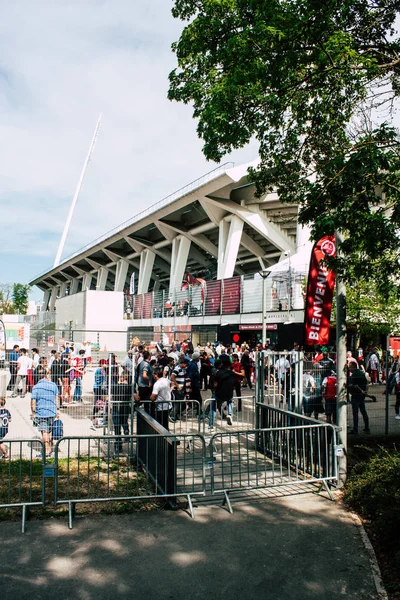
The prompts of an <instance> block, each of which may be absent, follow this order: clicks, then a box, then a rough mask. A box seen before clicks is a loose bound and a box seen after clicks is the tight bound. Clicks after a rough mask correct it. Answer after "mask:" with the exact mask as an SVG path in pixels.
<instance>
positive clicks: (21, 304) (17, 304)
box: [0, 283, 31, 315]
mask: <svg viewBox="0 0 400 600" xmlns="http://www.w3.org/2000/svg"><path fill="white" fill-rule="evenodd" d="M30 289H31V288H30V286H29V285H24V284H22V283H14V284H11V283H4V284H0V315H3V314H4V315H14V314H21V315H24V314H26V311H27V310H28V304H29V292H30Z"/></svg>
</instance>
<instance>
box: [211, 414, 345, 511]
mask: <svg viewBox="0 0 400 600" xmlns="http://www.w3.org/2000/svg"><path fill="white" fill-rule="evenodd" d="M335 448H336V432H335V428H334V427H333V426H332V425H328V424H322V423H321V424H317V425H307V426H301V427H281V428H278V429H255V430H253V431H236V432H221V433H216V434H215V435H213V436H212V438H211V440H210V460H211V462H212V471H211V491H212V493H213V494H223V495H224V503H226V504H227V506H228V508H229V511H230V512H232V506H231V503H230V499H229V494H230V493H231V492H238V491H244V490H251V489H261V488H272V487H277V486H287V485H290V486H293V485H304V484H310V483H320V484H321V486H323V487H325V489H326V491H327V492H328V494H329V496H330V497H331V499H333V497H332V494H331V491H330V489H329V486H328V482H333V481H336V480H337V461H336V458H335Z"/></svg>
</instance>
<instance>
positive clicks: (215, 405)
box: [208, 393, 233, 427]
mask: <svg viewBox="0 0 400 600" xmlns="http://www.w3.org/2000/svg"><path fill="white" fill-rule="evenodd" d="M224 402H227V408H228V415H231V416H232V412H233V398H231V399H230V400H216V399H215V396H214V393H213V395H212V399H211V404H210V419H209V421H208V425H209V427H213V425H214V419H215V415H216V414H217V408H218V410H219V412H220V414H221V417H222V405H223V403H224Z"/></svg>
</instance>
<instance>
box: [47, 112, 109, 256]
mask: <svg viewBox="0 0 400 600" xmlns="http://www.w3.org/2000/svg"><path fill="white" fill-rule="evenodd" d="M100 125H101V115H100V116H99V119H98V121H97V125H96V129H95V130H94V135H93V138H92V143H91V144H90V147H89V152H88V153H87V156H86V160H85V162H84V165H83V169H82V171H81V176H80V178H79V181H78V185H77V187H76V190H75V194H74V197H73V199H72V202H71V206H70V209H69V213H68V217H67V220H66V222H65V225H64V231H63V234H62V236H61V240H60V245H59V246H58V250H57V254H56V258H55V261H54V265H53V267H58V265H59V264H60V261H61V255H62V253H63V250H64V246H65V241H66V239H67V235H68V230H69V226H70V224H71V220H72V215H73V214H74V210H75V205H76V202H77V200H78V196H79V192H80V191H81V187H82V183H83V179H84V177H85V173H86V169H87V166H88V164H89V161H90V158H91V156H92V152H93V150H94V147H95V144H96V140H97V137H98V135H99V129H100Z"/></svg>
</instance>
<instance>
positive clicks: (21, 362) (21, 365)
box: [11, 348, 32, 398]
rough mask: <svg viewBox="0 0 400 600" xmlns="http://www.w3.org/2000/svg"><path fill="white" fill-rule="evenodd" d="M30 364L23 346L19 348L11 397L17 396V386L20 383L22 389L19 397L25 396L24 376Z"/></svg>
mask: <svg viewBox="0 0 400 600" xmlns="http://www.w3.org/2000/svg"><path fill="white" fill-rule="evenodd" d="M31 366H32V361H31V359H30V358H29V357H28V356H27V351H26V350H25V348H21V355H20V357H19V358H18V361H17V379H16V381H15V385H14V391H13V393H12V396H11V398H16V397H17V396H18V386H19V384H20V383H22V389H21V392H20V396H21V398H25V394H26V378H27V376H28V369H30V368H31Z"/></svg>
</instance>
